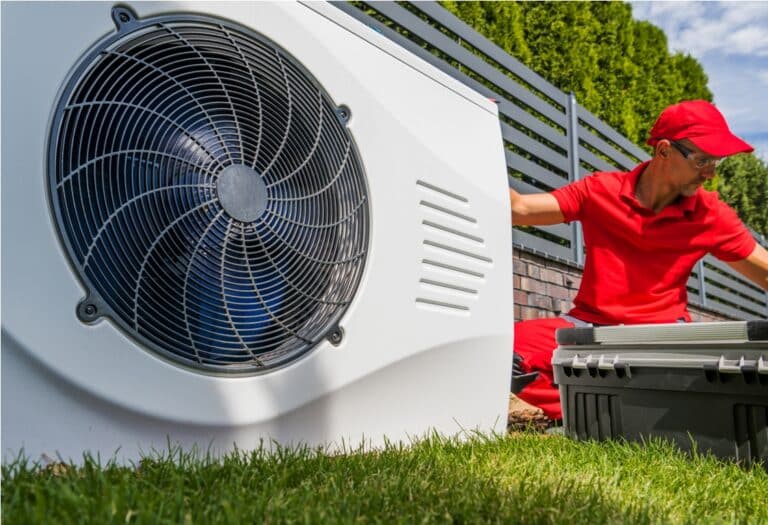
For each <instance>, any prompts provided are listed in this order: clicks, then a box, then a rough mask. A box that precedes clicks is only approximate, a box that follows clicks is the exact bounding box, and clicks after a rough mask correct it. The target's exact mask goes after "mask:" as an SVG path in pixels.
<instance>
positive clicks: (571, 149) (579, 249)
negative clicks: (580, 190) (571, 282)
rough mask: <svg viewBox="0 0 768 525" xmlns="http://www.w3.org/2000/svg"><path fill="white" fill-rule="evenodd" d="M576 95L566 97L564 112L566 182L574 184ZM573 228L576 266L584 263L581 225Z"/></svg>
mask: <svg viewBox="0 0 768 525" xmlns="http://www.w3.org/2000/svg"><path fill="white" fill-rule="evenodd" d="M578 107H579V106H578V104H577V103H576V95H575V94H574V93H573V91H571V93H570V94H569V95H568V107H566V108H565V111H566V113H567V115H568V159H569V160H570V166H569V168H570V169H569V170H568V180H569V181H570V182H575V181H577V180H579V114H578ZM571 227H572V228H573V250H574V254H573V259H574V260H575V261H576V264H583V263H584V255H583V252H584V249H583V246H584V240H583V238H582V236H581V223H579V222H574V223H573V224H572V225H571Z"/></svg>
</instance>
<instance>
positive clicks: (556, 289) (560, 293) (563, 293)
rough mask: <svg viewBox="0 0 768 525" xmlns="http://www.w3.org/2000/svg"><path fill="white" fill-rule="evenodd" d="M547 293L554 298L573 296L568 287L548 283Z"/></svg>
mask: <svg viewBox="0 0 768 525" xmlns="http://www.w3.org/2000/svg"><path fill="white" fill-rule="evenodd" d="M547 292H548V295H549V296H550V297H552V298H554V299H570V298H571V297H572V296H573V292H572V291H571V290H569V289H568V288H563V287H562V286H555V285H554V284H550V285H549V286H547Z"/></svg>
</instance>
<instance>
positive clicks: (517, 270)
mask: <svg viewBox="0 0 768 525" xmlns="http://www.w3.org/2000/svg"><path fill="white" fill-rule="evenodd" d="M525 270H526V265H525V263H524V262H523V261H521V260H519V259H512V273H514V274H516V275H527V274H526V271H525Z"/></svg>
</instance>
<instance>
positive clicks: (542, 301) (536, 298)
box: [528, 294, 552, 310]
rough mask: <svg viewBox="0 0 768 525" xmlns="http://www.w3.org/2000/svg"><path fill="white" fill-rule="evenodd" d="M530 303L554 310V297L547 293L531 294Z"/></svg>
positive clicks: (530, 304)
mask: <svg viewBox="0 0 768 525" xmlns="http://www.w3.org/2000/svg"><path fill="white" fill-rule="evenodd" d="M528 305H529V306H535V307H537V308H542V309H544V310H552V299H551V298H549V297H547V296H546V295H537V294H530V295H529V296H528Z"/></svg>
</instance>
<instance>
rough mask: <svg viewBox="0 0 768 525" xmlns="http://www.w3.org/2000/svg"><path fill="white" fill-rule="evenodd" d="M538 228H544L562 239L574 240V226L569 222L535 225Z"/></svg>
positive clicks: (543, 229)
mask: <svg viewBox="0 0 768 525" xmlns="http://www.w3.org/2000/svg"><path fill="white" fill-rule="evenodd" d="M535 228H536V229H537V230H542V231H545V232H547V233H549V234H550V235H557V236H558V237H560V238H562V239H566V240H567V241H568V242H570V243H572V242H573V228H572V227H571V226H570V225H569V224H563V223H560V224H542V225H540V226H536V227H535Z"/></svg>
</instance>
